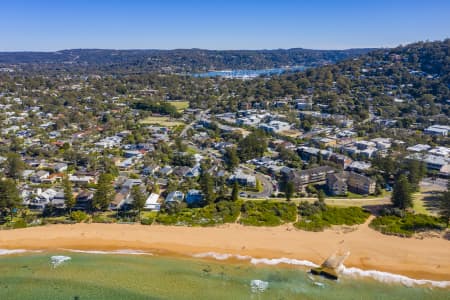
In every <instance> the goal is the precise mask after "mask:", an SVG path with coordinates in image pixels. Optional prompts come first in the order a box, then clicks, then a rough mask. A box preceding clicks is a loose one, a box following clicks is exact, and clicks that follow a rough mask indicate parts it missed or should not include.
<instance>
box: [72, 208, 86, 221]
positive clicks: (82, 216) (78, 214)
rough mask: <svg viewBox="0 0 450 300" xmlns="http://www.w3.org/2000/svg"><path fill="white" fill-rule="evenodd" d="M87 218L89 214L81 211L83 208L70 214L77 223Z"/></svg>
mask: <svg viewBox="0 0 450 300" xmlns="http://www.w3.org/2000/svg"><path fill="white" fill-rule="evenodd" d="M87 218H88V215H87V214H86V213H85V212H84V211H81V210H78V211H73V212H72V213H71V214H70V219H72V220H74V221H75V222H77V223H80V222H83V221H85V220H86V219H87Z"/></svg>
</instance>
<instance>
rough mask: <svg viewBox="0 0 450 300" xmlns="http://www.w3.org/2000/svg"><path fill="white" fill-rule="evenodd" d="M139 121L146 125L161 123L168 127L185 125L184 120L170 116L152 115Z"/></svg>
mask: <svg viewBox="0 0 450 300" xmlns="http://www.w3.org/2000/svg"><path fill="white" fill-rule="evenodd" d="M139 123H141V124H145V125H160V126H167V127H175V126H181V125H184V123H183V122H181V121H177V120H176V119H173V118H171V117H168V116H151V117H147V118H145V119H143V120H141V121H139Z"/></svg>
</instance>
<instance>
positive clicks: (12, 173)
mask: <svg viewBox="0 0 450 300" xmlns="http://www.w3.org/2000/svg"><path fill="white" fill-rule="evenodd" d="M24 169H25V164H24V162H23V161H22V158H21V157H20V155H19V154H17V153H10V154H9V155H8V157H7V159H6V174H7V175H8V176H9V177H10V178H13V179H19V178H20V177H22V172H23V170H24Z"/></svg>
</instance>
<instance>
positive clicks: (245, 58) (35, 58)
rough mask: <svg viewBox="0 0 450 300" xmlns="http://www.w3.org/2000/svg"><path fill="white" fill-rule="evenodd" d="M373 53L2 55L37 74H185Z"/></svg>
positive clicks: (322, 61) (311, 62) (77, 52)
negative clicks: (74, 72)
mask: <svg viewBox="0 0 450 300" xmlns="http://www.w3.org/2000/svg"><path fill="white" fill-rule="evenodd" d="M370 50H371V49H349V50H309V49H301V48H295V49H286V50H285V49H277V50H224V51H221V50H202V49H179V50H102V49H73V50H63V51H57V52H1V53H0V65H3V66H8V65H20V66H21V67H22V68H27V69H30V68H33V69H36V70H42V69H44V70H66V71H103V72H113V73H139V72H158V73H161V72H165V73H173V72H176V73H185V72H202V71H207V70H222V69H265V68H278V67H284V66H298V65H302V66H303V65H305V66H317V65H324V64H328V63H335V62H337V61H340V60H343V59H347V58H350V57H355V56H358V55H361V54H364V53H367V52H368V51H370Z"/></svg>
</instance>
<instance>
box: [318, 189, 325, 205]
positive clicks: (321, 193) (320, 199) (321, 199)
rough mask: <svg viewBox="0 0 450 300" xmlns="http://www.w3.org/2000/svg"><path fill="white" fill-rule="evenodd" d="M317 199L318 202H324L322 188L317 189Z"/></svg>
mask: <svg viewBox="0 0 450 300" xmlns="http://www.w3.org/2000/svg"><path fill="white" fill-rule="evenodd" d="M317 200H318V201H319V202H320V203H324V202H325V193H324V191H323V190H319V192H318V193H317Z"/></svg>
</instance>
